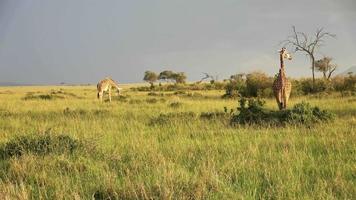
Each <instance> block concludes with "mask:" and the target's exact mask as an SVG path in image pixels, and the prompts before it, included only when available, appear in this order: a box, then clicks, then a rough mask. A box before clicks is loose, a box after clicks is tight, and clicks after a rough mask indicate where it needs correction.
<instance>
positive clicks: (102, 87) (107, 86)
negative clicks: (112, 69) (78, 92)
mask: <svg viewBox="0 0 356 200" xmlns="http://www.w3.org/2000/svg"><path fill="white" fill-rule="evenodd" d="M112 88H116V89H117V92H118V94H119V95H120V90H121V89H122V88H120V87H119V85H118V84H117V83H116V82H115V81H114V80H112V79H111V78H110V77H106V78H105V79H103V80H101V81H100V82H99V83H98V84H97V90H98V99H100V101H101V102H103V96H104V92H108V93H109V101H110V102H111V89H112Z"/></svg>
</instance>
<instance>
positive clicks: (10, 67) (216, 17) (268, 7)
mask: <svg viewBox="0 0 356 200" xmlns="http://www.w3.org/2000/svg"><path fill="white" fill-rule="evenodd" d="M355 22H356V1H355V0H313V1H311V0H294V1H287V0H260V1H257V0H149V1H148V0H141V1H139V0H130V1H128V0H100V1H98V0H0V83H1V82H11V83H26V84H58V83H61V82H65V83H72V84H86V83H91V84H94V83H97V82H98V81H99V80H100V79H102V78H104V77H106V76H111V77H112V78H113V79H115V80H116V81H118V82H119V83H133V82H142V78H143V74H144V72H145V71H146V70H151V71H155V72H157V73H159V72H160V71H163V70H173V71H177V72H185V73H186V74H187V76H188V79H189V80H190V81H195V80H199V79H200V78H202V77H203V76H204V75H203V72H206V73H209V74H211V75H214V76H218V77H219V79H224V78H228V77H229V76H230V75H231V74H236V73H249V72H253V71H263V72H265V73H267V74H269V75H274V74H275V73H277V72H278V67H279V55H278V50H279V49H280V48H281V46H280V42H281V41H282V40H284V39H286V37H287V36H288V35H291V33H292V26H293V25H294V26H296V28H297V30H298V31H302V32H305V33H307V34H309V35H312V34H314V32H315V31H316V29H317V28H320V27H324V28H325V30H326V31H328V32H331V33H334V34H336V35H337V37H336V38H335V39H334V38H328V39H326V41H325V45H324V46H322V47H321V48H320V49H318V52H317V54H316V57H317V58H321V57H322V56H331V57H332V58H334V62H335V63H337V64H338V66H339V69H338V71H337V73H338V72H342V71H344V70H346V69H347V68H349V67H351V66H355V65H356V25H355V24H356V23H355ZM290 50H292V49H290ZM292 56H293V60H291V61H286V63H285V64H286V72H287V75H288V76H291V77H310V76H311V69H310V61H309V59H308V57H306V55H305V54H304V53H300V52H297V53H293V55H292Z"/></svg>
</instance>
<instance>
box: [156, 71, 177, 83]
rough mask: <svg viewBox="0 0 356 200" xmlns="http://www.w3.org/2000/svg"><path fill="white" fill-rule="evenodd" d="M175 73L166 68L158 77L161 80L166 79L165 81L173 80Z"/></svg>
mask: <svg viewBox="0 0 356 200" xmlns="http://www.w3.org/2000/svg"><path fill="white" fill-rule="evenodd" d="M173 74H174V72H173V71H170V70H165V71H163V72H161V73H159V75H158V79H159V80H164V81H167V80H172V77H173Z"/></svg>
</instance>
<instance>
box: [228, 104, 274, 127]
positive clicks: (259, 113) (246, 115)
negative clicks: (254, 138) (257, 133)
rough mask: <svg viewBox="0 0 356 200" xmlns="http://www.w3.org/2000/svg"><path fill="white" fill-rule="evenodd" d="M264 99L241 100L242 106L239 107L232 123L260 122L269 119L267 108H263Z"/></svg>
mask: <svg viewBox="0 0 356 200" xmlns="http://www.w3.org/2000/svg"><path fill="white" fill-rule="evenodd" d="M264 103H265V102H264V101H262V100H260V99H253V98H251V99H246V98H241V99H240V100H239V104H240V107H239V108H237V113H238V114H235V115H233V116H232V118H231V123H233V124H235V123H237V124H260V123H263V122H266V121H268V118H269V117H270V116H269V115H268V112H267V110H265V109H263V105H264Z"/></svg>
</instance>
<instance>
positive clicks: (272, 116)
mask: <svg viewBox="0 0 356 200" xmlns="http://www.w3.org/2000/svg"><path fill="white" fill-rule="evenodd" d="M239 103H240V107H239V108H238V109H237V113H236V114H234V115H233V116H232V117H231V121H230V122H231V124H259V125H285V124H304V125H311V124H313V123H318V122H323V121H324V122H325V121H329V120H332V119H333V114H332V113H330V112H329V111H327V110H321V109H320V108H319V107H312V106H311V105H310V104H309V103H305V102H302V103H299V104H296V105H294V107H293V108H292V109H287V110H280V111H272V110H267V109H265V108H263V105H264V101H262V100H260V99H245V98H241V99H240V101H239Z"/></svg>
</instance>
